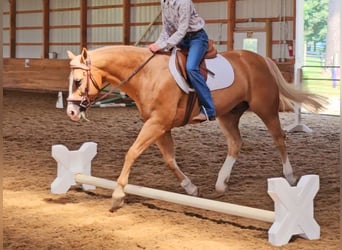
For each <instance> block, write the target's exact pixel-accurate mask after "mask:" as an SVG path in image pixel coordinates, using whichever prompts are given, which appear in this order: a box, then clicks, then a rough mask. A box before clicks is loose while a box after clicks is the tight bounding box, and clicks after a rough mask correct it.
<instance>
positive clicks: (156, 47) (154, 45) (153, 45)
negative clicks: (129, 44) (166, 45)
mask: <svg viewBox="0 0 342 250" xmlns="http://www.w3.org/2000/svg"><path fill="white" fill-rule="evenodd" d="M148 48H149V49H150V50H151V51H152V52H153V53H155V52H157V51H158V50H160V47H159V45H158V44H156V43H152V44H150V45H149V46H148Z"/></svg>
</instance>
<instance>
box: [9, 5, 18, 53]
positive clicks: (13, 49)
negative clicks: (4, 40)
mask: <svg viewBox="0 0 342 250" xmlns="http://www.w3.org/2000/svg"><path fill="white" fill-rule="evenodd" d="M9 4H10V57H11V58H15V56H16V41H17V38H16V26H17V24H16V9H17V5H16V0H9Z"/></svg>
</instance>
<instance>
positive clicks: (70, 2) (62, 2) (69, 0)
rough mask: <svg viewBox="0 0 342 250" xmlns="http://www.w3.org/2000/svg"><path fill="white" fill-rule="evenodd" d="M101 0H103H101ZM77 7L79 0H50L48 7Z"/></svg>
mask: <svg viewBox="0 0 342 250" xmlns="http://www.w3.org/2000/svg"><path fill="white" fill-rule="evenodd" d="M102 1H103V0H101V2H102ZM99 2H100V1H99ZM78 7H80V0H50V9H60V8H78Z"/></svg>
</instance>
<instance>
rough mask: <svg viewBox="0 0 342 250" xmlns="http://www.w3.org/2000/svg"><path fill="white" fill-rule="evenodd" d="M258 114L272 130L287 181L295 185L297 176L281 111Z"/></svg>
mask: <svg viewBox="0 0 342 250" xmlns="http://www.w3.org/2000/svg"><path fill="white" fill-rule="evenodd" d="M256 114H257V115H258V116H259V117H260V118H261V119H262V120H263V122H264V123H265V125H266V127H267V128H268V131H269V132H270V134H271V136H272V138H273V140H274V143H275V145H276V147H277V148H278V150H279V152H280V156H281V160H282V164H283V174H284V176H285V178H286V179H287V181H288V182H289V183H290V184H291V185H294V184H295V183H296V178H295V177H294V175H293V169H292V166H291V163H290V161H289V158H288V155H287V150H286V141H285V140H286V134H285V132H284V131H283V130H282V128H281V124H280V120H279V113H278V111H274V114H270V113H269V114H268V115H265V114H264V113H263V112H262V113H257V112H256Z"/></svg>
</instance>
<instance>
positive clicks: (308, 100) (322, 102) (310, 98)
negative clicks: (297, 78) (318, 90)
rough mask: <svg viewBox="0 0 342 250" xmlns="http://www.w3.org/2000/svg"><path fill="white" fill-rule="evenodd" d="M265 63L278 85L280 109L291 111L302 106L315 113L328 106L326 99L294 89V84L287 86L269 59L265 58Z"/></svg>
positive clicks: (276, 67)
mask: <svg viewBox="0 0 342 250" xmlns="http://www.w3.org/2000/svg"><path fill="white" fill-rule="evenodd" d="M265 61H266V63H267V66H268V68H269V69H270V71H271V72H272V74H273V76H274V77H275V79H276V82H277V84H278V88H279V98H280V104H281V107H283V108H284V107H285V109H287V108H288V107H291V108H292V109H293V108H294V106H295V104H302V105H303V107H304V108H306V109H307V110H308V111H310V112H315V113H316V112H318V111H320V110H323V109H325V106H326V105H327V104H328V101H327V98H326V97H324V96H321V95H318V94H313V93H309V92H308V91H305V90H302V89H298V88H296V86H294V84H289V83H288V82H287V81H286V80H285V78H284V77H283V75H282V73H281V72H280V70H279V68H278V66H277V65H276V64H275V63H274V62H273V60H272V59H271V58H269V57H265Z"/></svg>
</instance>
